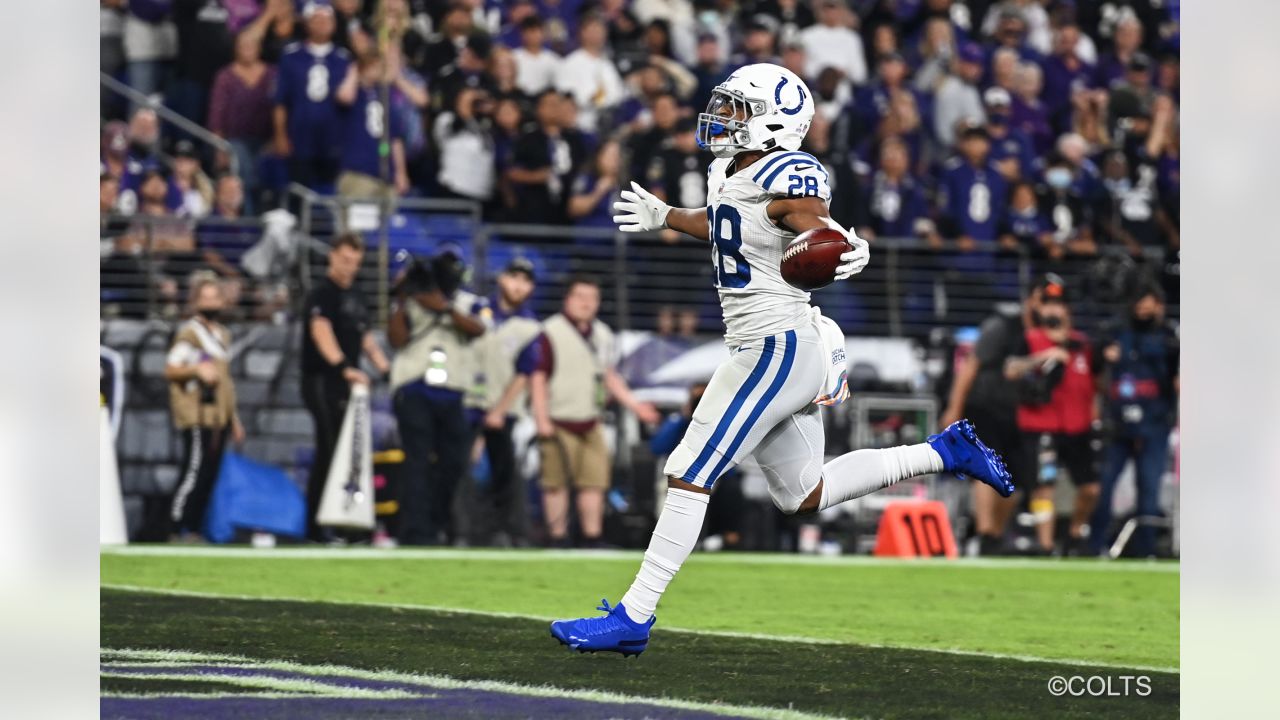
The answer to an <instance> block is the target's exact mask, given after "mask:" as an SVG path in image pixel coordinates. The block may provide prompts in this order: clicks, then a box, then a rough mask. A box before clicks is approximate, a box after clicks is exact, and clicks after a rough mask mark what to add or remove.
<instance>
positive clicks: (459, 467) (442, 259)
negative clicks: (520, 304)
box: [387, 248, 486, 545]
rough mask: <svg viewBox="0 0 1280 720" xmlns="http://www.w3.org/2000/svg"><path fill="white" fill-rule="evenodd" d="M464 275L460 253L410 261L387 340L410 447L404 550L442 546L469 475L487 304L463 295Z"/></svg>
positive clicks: (403, 436) (400, 420) (399, 416)
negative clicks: (477, 353) (471, 405)
mask: <svg viewBox="0 0 1280 720" xmlns="http://www.w3.org/2000/svg"><path fill="white" fill-rule="evenodd" d="M466 270H467V268H466V265H465V264H464V263H463V261H462V257H461V253H460V252H459V251H458V250H457V249H456V248H445V249H443V250H442V251H440V252H439V253H438V254H437V255H436V256H435V257H434V258H432V259H431V260H430V261H425V262H424V261H421V260H414V261H413V262H412V263H410V265H409V266H408V267H407V268H406V269H405V271H404V273H403V275H402V277H401V278H400V279H399V281H398V282H397V283H396V287H395V290H396V301H395V304H394V306H393V308H392V312H391V318H390V321H389V322H388V324H387V340H388V341H389V342H390V343H391V347H393V348H395V350H396V356H395V358H394V360H392V363H391V390H392V393H393V401H394V406H395V414H396V422H397V424H398V426H399V429H400V442H401V444H402V445H403V448H404V470H403V474H404V484H403V486H402V487H403V489H402V491H401V497H400V517H401V521H400V522H401V524H400V537H399V540H400V544H402V545H435V544H439V543H440V542H441V538H442V535H443V534H444V533H445V532H446V531H447V529H448V525H449V513H450V508H451V507H452V504H453V489H454V486H455V484H456V483H457V482H458V479H459V478H460V477H461V476H462V474H463V473H464V472H465V471H466V466H467V453H468V449H469V448H470V446H471V436H470V431H469V429H468V427H467V422H466V417H465V415H464V414H463V408H462V400H463V395H464V393H465V392H466V391H467V389H468V386H469V385H470V384H471V382H472V380H473V378H474V372H475V368H474V359H475V358H474V352H473V349H472V340H474V339H475V338H477V337H480V336H481V335H483V334H484V332H485V329H486V328H485V323H484V321H483V320H481V318H480V317H479V316H478V315H479V313H480V311H481V309H482V308H483V302H482V301H481V300H480V299H479V298H477V297H476V296H475V295H473V294H471V293H469V292H467V291H465V290H462V289H461V287H462V281H463V277H464V276H465V274H466Z"/></svg>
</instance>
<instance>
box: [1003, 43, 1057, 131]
mask: <svg viewBox="0 0 1280 720" xmlns="http://www.w3.org/2000/svg"><path fill="white" fill-rule="evenodd" d="M1043 87H1044V73H1043V72H1041V70H1040V66H1039V65H1037V64H1035V63H1032V62H1024V63H1021V64H1019V65H1018V71H1017V74H1016V75H1015V76H1014V87H1013V89H1014V92H1013V112H1012V114H1011V115H1010V117H1009V123H1010V124H1011V125H1012V126H1013V127H1015V128H1017V129H1019V130H1021V131H1022V133H1023V134H1024V135H1026V136H1027V137H1028V138H1029V139H1030V140H1031V147H1032V149H1034V150H1035V152H1036V154H1044V153H1046V152H1048V151H1049V148H1051V147H1052V146H1053V130H1052V129H1051V128H1050V127H1049V114H1048V112H1046V110H1045V107H1044V103H1042V102H1040V90H1041V89H1042V88H1043Z"/></svg>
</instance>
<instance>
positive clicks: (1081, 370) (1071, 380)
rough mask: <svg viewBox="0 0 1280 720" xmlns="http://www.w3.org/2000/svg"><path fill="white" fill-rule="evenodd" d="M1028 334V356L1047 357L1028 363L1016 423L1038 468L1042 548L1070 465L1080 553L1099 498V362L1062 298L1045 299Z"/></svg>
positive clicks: (1074, 536) (1036, 507) (1073, 537)
mask: <svg viewBox="0 0 1280 720" xmlns="http://www.w3.org/2000/svg"><path fill="white" fill-rule="evenodd" d="M1026 340H1027V349H1028V351H1029V352H1030V353H1031V357H1041V358H1042V361H1041V362H1039V363H1038V364H1036V365H1034V366H1032V365H1026V366H1024V367H1026V372H1025V374H1024V375H1023V376H1022V378H1021V382H1020V385H1019V390H1020V392H1019V395H1020V397H1021V399H1022V404H1021V405H1019V406H1018V429H1019V430H1021V431H1022V432H1023V433H1024V434H1025V447H1026V450H1027V452H1030V453H1032V454H1033V459H1034V462H1035V467H1036V468H1037V471H1038V472H1037V473H1036V476H1035V489H1034V490H1033V491H1032V493H1031V501H1030V509H1031V512H1032V514H1033V515H1035V516H1036V521H1037V534H1038V539H1039V542H1040V553H1041V554H1044V555H1048V554H1050V553H1051V552H1052V551H1053V535H1054V520H1055V519H1056V518H1055V514H1054V509H1053V495H1054V491H1053V488H1054V483H1055V482H1056V481H1057V479H1058V475H1059V474H1060V473H1059V468H1060V467H1065V468H1066V470H1067V472H1069V473H1070V474H1071V482H1072V484H1074V485H1075V487H1076V495H1075V507H1074V509H1073V511H1072V514H1071V521H1070V524H1069V526H1068V530H1067V535H1068V543H1069V544H1068V547H1067V548H1066V551H1067V552H1068V553H1070V554H1077V553H1079V552H1080V551H1082V550H1083V549H1084V548H1083V547H1081V543H1082V542H1083V537H1084V533H1085V530H1084V528H1085V523H1086V521H1087V520H1088V518H1089V515H1090V513H1092V512H1093V508H1094V505H1095V504H1096V503H1097V501H1098V463H1097V459H1098V458H1097V449H1096V448H1095V447H1094V441H1095V436H1094V433H1093V432H1092V428H1093V422H1094V419H1095V418H1096V417H1097V407H1098V406H1097V402H1096V401H1097V397H1098V393H1097V386H1096V382H1095V380H1096V364H1095V363H1094V361H1093V357H1092V349H1091V347H1090V345H1089V339H1088V338H1087V337H1086V336H1085V335H1084V333H1081V332H1079V331H1076V330H1073V329H1072V327H1071V312H1070V309H1069V308H1068V307H1067V304H1066V303H1065V302H1063V300H1062V299H1061V298H1056V297H1055V298H1048V297H1046V298H1045V302H1044V303H1042V304H1041V306H1040V321H1039V327H1034V328H1030V329H1028V330H1027V334H1026ZM1055 351H1060V352H1055Z"/></svg>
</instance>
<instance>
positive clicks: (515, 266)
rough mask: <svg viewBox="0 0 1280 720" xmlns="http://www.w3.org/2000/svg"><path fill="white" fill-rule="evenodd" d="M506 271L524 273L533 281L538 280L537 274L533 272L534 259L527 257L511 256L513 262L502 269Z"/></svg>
mask: <svg viewBox="0 0 1280 720" xmlns="http://www.w3.org/2000/svg"><path fill="white" fill-rule="evenodd" d="M502 272H504V273H524V274H525V275H527V276H528V277H529V279H530V280H532V281H535V282H536V281H537V279H538V278H537V276H536V275H535V274H534V272H533V261H532V260H530V259H529V258H526V257H514V258H511V262H509V263H507V266H506V267H505V268H503V269H502Z"/></svg>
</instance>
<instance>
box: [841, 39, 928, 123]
mask: <svg viewBox="0 0 1280 720" xmlns="http://www.w3.org/2000/svg"><path fill="white" fill-rule="evenodd" d="M907 72H908V68H907V62H906V60H905V59H903V57H902V55H900V54H898V53H897V52H890V53H887V54H885V55H881V56H880V61H879V63H877V65H876V79H875V80H874V81H873V82H871V83H869V84H868V85H866V86H863V87H860V88H858V89H857V91H856V92H855V93H854V98H855V102H854V105H853V106H854V108H855V109H856V110H857V111H858V112H859V113H860V114H861V115H862V121H863V123H864V127H868V128H874V127H876V126H878V125H879V124H880V121H881V120H882V119H883V118H884V117H885V116H886V115H888V114H889V104H890V100H891V98H892V96H893V94H894V93H895V92H898V91H902V92H907V93H910V94H911V95H912V96H913V97H914V98H915V101H916V103H915V104H916V108H917V110H922V105H923V100H924V96H923V94H922V93H920V92H918V91H916V90H915V89H914V88H912V87H910V86H909V85H908V84H907ZM920 115H921V122H923V123H924V124H926V125H927V124H928V122H929V118H928V114H927V113H925V112H921V113H920Z"/></svg>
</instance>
